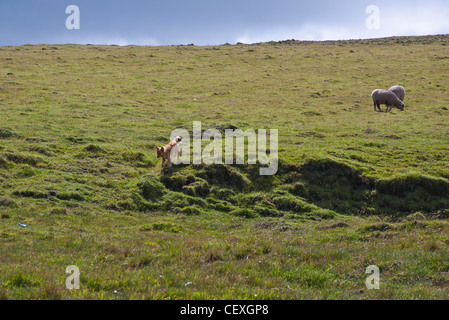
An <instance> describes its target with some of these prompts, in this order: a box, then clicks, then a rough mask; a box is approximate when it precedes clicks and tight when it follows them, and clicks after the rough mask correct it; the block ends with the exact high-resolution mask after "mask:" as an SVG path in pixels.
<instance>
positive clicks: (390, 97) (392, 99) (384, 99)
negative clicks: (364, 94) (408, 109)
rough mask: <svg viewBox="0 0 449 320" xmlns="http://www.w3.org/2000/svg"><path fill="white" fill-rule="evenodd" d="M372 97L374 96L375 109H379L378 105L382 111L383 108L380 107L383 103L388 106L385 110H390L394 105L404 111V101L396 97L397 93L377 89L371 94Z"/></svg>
mask: <svg viewBox="0 0 449 320" xmlns="http://www.w3.org/2000/svg"><path fill="white" fill-rule="evenodd" d="M371 97H372V98H373V103H374V111H377V109H376V107H377V108H378V109H379V111H382V109H381V108H380V105H381V104H384V105H386V106H387V108H386V109H385V112H390V111H391V109H392V108H393V107H396V108H398V109H399V110H401V111H404V107H405V104H404V102H402V101H401V100H399V99H398V97H396V95H395V94H394V93H393V92H391V91H389V90H383V89H376V90H374V91H373V93H372V94H371Z"/></svg>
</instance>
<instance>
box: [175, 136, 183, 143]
mask: <svg viewBox="0 0 449 320" xmlns="http://www.w3.org/2000/svg"><path fill="white" fill-rule="evenodd" d="M181 140H182V138H181V136H177V137H176V138H175V139H174V141H176V142H181Z"/></svg>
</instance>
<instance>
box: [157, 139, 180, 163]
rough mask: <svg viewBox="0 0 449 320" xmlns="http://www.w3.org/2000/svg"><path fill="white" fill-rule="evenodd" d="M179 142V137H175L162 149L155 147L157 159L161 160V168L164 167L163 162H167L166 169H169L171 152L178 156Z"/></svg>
mask: <svg viewBox="0 0 449 320" xmlns="http://www.w3.org/2000/svg"><path fill="white" fill-rule="evenodd" d="M179 142H181V137H179V136H178V137H176V138H175V139H174V140H173V141H170V142H169V143H168V144H166V145H165V146H163V147H156V151H157V157H158V158H162V167H163V166H164V163H165V161H166V160H167V167H171V158H170V155H171V152H172V151H173V152H174V155H178V154H179V146H178V143H179Z"/></svg>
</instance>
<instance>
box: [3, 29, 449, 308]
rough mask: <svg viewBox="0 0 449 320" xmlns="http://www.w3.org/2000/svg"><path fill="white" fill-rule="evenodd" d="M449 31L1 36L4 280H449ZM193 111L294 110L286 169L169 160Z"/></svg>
mask: <svg viewBox="0 0 449 320" xmlns="http://www.w3.org/2000/svg"><path fill="white" fill-rule="evenodd" d="M448 43H449V36H429V37H402V38H387V39H376V40H359V41H337V42H298V41H282V42H268V43H260V44H254V45H244V44H238V45H221V46H214V47H197V46H170V47H139V46H127V47H119V46H97V45H85V46H81V45H25V46H20V47H1V48H0V70H1V73H0V113H1V118H0V214H1V217H0V243H1V245H0V259H1V264H0V298H9V299H24V298H26V299H28V298H41V299H79V298H89V299H91V298H94V299H97V298H98V299H116V298H118V299H169V298H171V299H196V298H201V299H243V298H249V299H303V298H312V299H322V298H343V299H384V298H387V299H388V298H394V299H408V298H421V299H428V298H436V299H447V298H449V296H448V294H447V291H445V290H444V288H446V286H447V284H448V281H449V277H448V272H449V263H448V261H449V253H448V245H449V222H448V220H447V219H449V200H448V199H449V158H448V156H447V155H448V151H449V142H448V141H449V125H448V120H449V97H448V95H447V87H448V84H449V55H448V53H447V52H448V51H447V45H448ZM394 84H401V85H403V86H404V87H405V88H406V89H407V96H406V100H405V104H406V108H405V111H403V112H401V111H399V110H398V109H394V110H392V112H391V113H385V112H382V113H378V112H374V111H373V106H372V100H371V97H370V95H371V92H372V91H373V90H374V89H376V88H383V89H387V88H388V87H390V86H392V85H394ZM383 108H384V107H383ZM193 121H201V122H202V127H203V129H208V128H217V129H219V130H221V131H223V130H224V129H226V128H241V129H243V130H246V129H248V128H252V129H278V130H279V161H280V165H279V170H278V172H277V174H276V175H275V176H266V177H261V176H259V175H258V166H254V165H232V166H226V165H182V166H174V167H173V168H171V169H168V170H161V165H160V159H156V152H155V147H156V146H162V145H164V144H165V143H167V141H168V140H169V138H170V133H171V132H172V130H174V129H176V128H185V129H187V130H192V122H193ZM18 223H25V224H26V225H27V226H26V227H22V226H19V225H18ZM69 265H76V266H78V267H79V269H80V272H81V281H80V282H81V288H80V289H79V290H67V289H66V288H65V280H66V277H67V276H68V274H66V273H65V268H66V267H67V266H69ZM369 265H376V266H378V267H379V268H380V275H381V282H380V289H379V290H367V289H366V286H365V279H366V277H367V276H368V275H367V274H365V269H366V267H368V266H369Z"/></svg>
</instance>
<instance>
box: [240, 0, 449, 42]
mask: <svg viewBox="0 0 449 320" xmlns="http://www.w3.org/2000/svg"><path fill="white" fill-rule="evenodd" d="M379 9H380V15H379V18H380V25H379V29H374V30H369V29H368V28H367V27H366V24H365V22H366V19H367V18H368V17H369V14H366V12H365V11H363V12H361V13H360V14H359V15H357V16H355V15H354V16H347V17H346V20H347V21H348V22H346V23H343V22H342V21H341V19H340V20H339V21H338V24H334V25H333V24H327V23H323V22H320V23H304V24H302V25H297V26H295V27H291V26H278V27H273V28H269V29H267V28H265V29H264V30H261V29H259V30H256V29H251V30H246V31H244V32H242V33H240V34H238V35H237V36H236V37H235V42H243V43H257V42H265V41H270V40H273V41H279V40H286V39H296V40H316V41H321V40H348V39H366V38H380V37H389V36H418V35H431V34H447V33H449V5H448V4H445V5H441V4H440V3H428V4H426V5H413V6H411V5H410V6H408V5H406V4H402V5H400V6H399V5H395V4H383V5H379ZM351 14H354V13H351ZM340 18H341V17H340ZM328 20H330V21H332V20H335V19H332V16H329V19H328Z"/></svg>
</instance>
